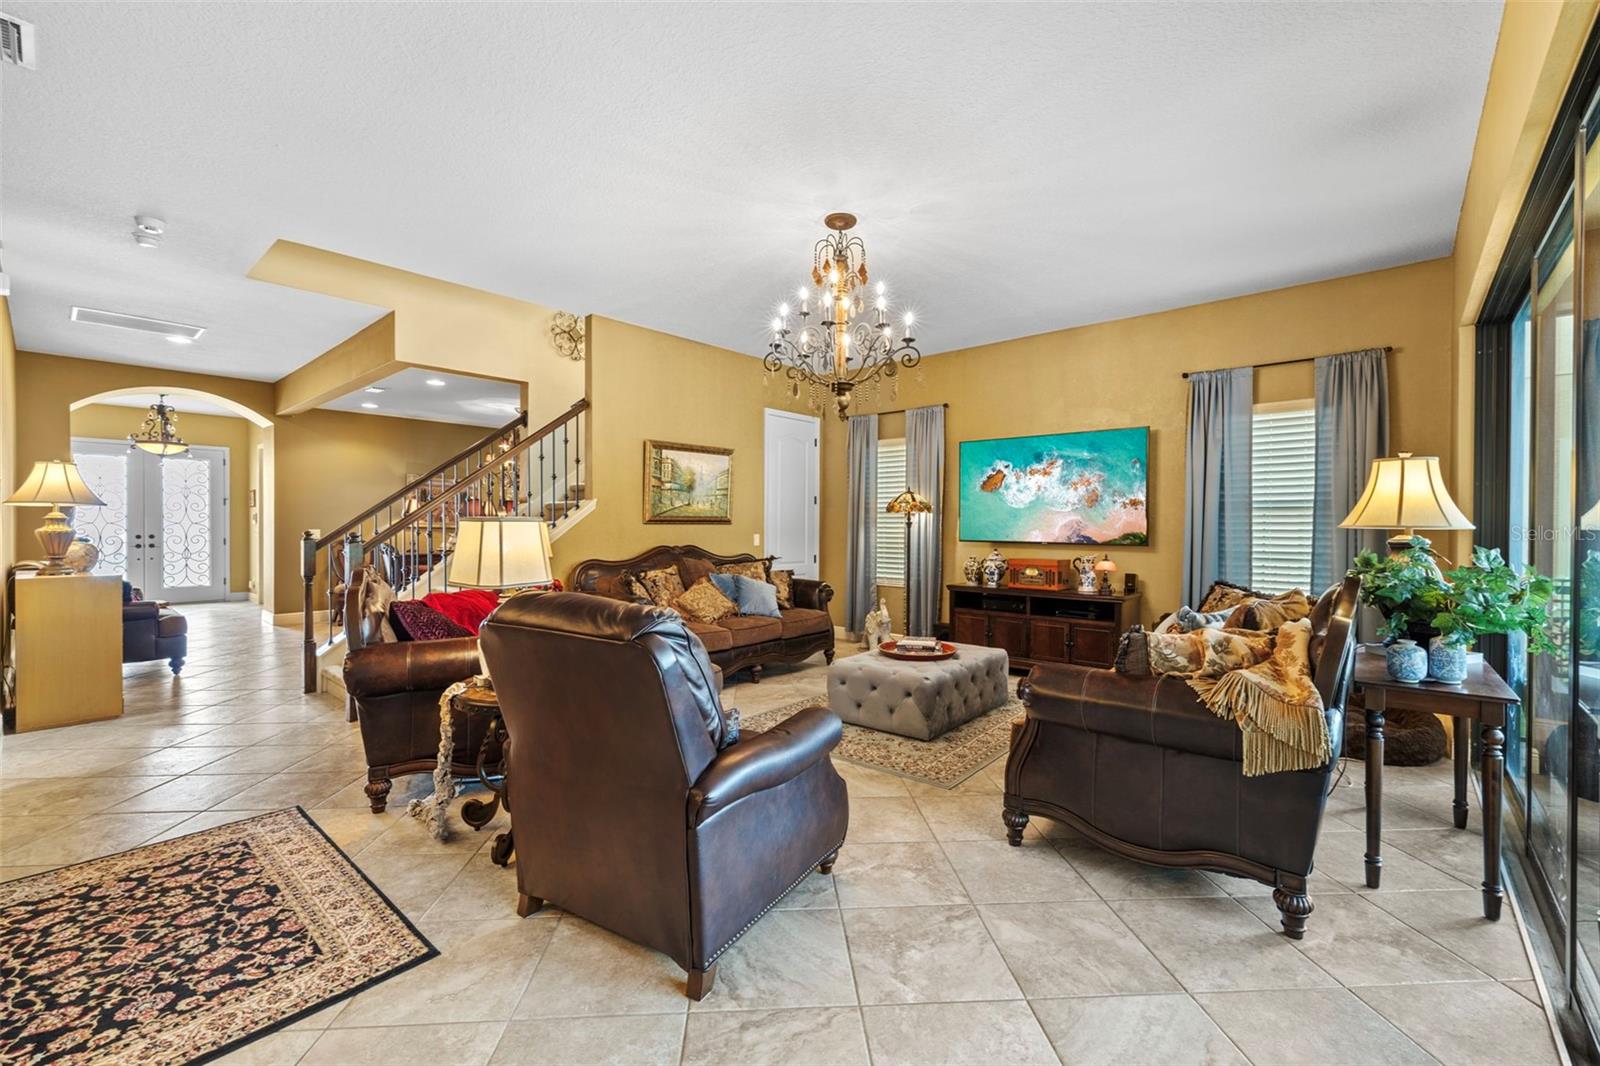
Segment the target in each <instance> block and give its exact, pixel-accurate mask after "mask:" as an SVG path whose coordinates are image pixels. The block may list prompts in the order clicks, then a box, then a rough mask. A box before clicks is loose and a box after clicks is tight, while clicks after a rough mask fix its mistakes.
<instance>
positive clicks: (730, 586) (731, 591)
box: [708, 574, 739, 607]
mask: <svg viewBox="0 0 1600 1066" xmlns="http://www.w3.org/2000/svg"><path fill="white" fill-rule="evenodd" d="M708 576H709V577H710V578H711V583H712V584H713V585H715V586H717V591H718V592H720V593H722V594H723V595H724V596H726V597H728V599H730V600H732V601H733V603H734V606H735V607H737V606H738V605H739V579H738V578H737V577H734V576H733V575H732V574H710V575H708Z"/></svg>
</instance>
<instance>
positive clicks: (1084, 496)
mask: <svg viewBox="0 0 1600 1066" xmlns="http://www.w3.org/2000/svg"><path fill="white" fill-rule="evenodd" d="M1149 465H1150V428H1149V427H1148V426H1137V427H1133V428H1129V429H1096V430H1090V431H1088V432H1084V433H1047V434H1041V435H1038V436H1032V437H1005V438H1001V439H997V440H967V441H962V442H961V457H960V493H959V498H960V506H961V513H960V529H961V531H960V537H961V539H962V540H970V541H1015V542H1023V543H1031V544H1148V543H1150V515H1149V498H1150V497H1149V488H1150V473H1149Z"/></svg>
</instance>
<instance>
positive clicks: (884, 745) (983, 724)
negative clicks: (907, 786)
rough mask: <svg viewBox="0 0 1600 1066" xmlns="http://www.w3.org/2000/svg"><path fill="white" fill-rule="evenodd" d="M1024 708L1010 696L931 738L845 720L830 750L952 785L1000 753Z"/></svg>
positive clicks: (802, 704)
mask: <svg viewBox="0 0 1600 1066" xmlns="http://www.w3.org/2000/svg"><path fill="white" fill-rule="evenodd" d="M826 705H827V701H826V700H800V701H798V702H796V703H791V704H788V705H787V706H784V707H775V708H773V709H772V710H770V711H760V712H758V713H756V714H750V715H742V716H741V721H740V728H741V729H743V730H744V731H745V732H747V733H762V732H765V731H766V730H768V729H771V728H772V727H773V726H775V725H777V724H778V723H779V722H781V721H783V720H784V719H785V718H787V717H789V716H790V715H791V714H793V713H795V712H796V711H798V710H801V709H803V708H806V707H817V706H826ZM1026 713H1027V712H1026V710H1025V709H1024V707H1023V706H1022V704H1021V702H1019V701H1018V700H1016V699H1010V700H1007V701H1006V702H1005V703H1004V704H1002V705H1001V706H999V707H996V708H995V709H994V710H992V711H989V712H988V713H986V714H980V715H979V716H978V717H976V718H974V719H973V720H972V721H970V722H967V723H966V724H965V725H960V726H957V727H956V728H954V729H952V730H950V732H948V733H946V734H945V735H944V736H942V737H935V738H934V739H932V740H912V739H910V738H909V737H897V736H895V735H894V734H893V733H880V732H879V731H878V730H876V729H867V728H865V727H864V726H859V725H851V724H850V723H848V722H846V723H845V726H844V736H843V737H842V738H841V739H840V741H839V746H838V747H837V748H835V749H834V751H833V754H834V755H835V756H837V757H838V758H841V759H845V760H847V761H849V762H853V763H860V764H861V765H862V766H870V767H872V768H873V769H874V770H883V771H886V772H887V773H891V774H898V775H899V776H900V777H909V778H911V779H912V780H914V781H924V782H926V783H928V784H930V785H937V786H938V787H939V788H955V787H956V786H957V785H959V784H961V782H963V781H965V780H966V779H967V778H969V777H971V776H972V775H973V774H975V773H977V772H978V771H979V770H981V769H983V768H984V767H985V766H988V765H989V764H990V763H992V762H994V761H995V760H996V759H998V758H1000V756H1002V755H1004V754H1005V753H1006V751H1007V749H1009V748H1010V746H1011V722H1012V721H1013V720H1014V719H1017V718H1021V717H1022V716H1023V715H1024V714H1026Z"/></svg>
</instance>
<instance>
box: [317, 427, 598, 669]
mask: <svg viewBox="0 0 1600 1066" xmlns="http://www.w3.org/2000/svg"><path fill="white" fill-rule="evenodd" d="M588 410H589V401H588V400H586V399H585V400H579V401H578V402H577V403H575V404H573V405H572V406H571V407H570V408H568V409H567V410H566V412H565V413H563V414H561V415H560V416H558V417H557V418H555V419H553V420H552V421H550V422H549V423H547V424H546V425H544V426H541V427H539V428H538V429H536V430H533V431H532V432H524V429H525V427H526V426H527V415H526V414H521V415H518V416H517V417H516V418H514V419H512V420H511V421H510V422H507V423H506V424H505V425H503V426H501V427H500V428H498V429H496V430H494V431H493V432H492V433H490V434H488V435H487V436H485V437H483V438H482V439H480V440H478V441H476V442H474V443H473V444H471V445H469V446H468V447H467V448H464V449H462V450H461V451H460V452H458V453H457V454H455V455H453V456H451V457H450V458H449V459H446V460H445V461H444V462H442V463H440V464H439V465H438V466H436V467H434V468H433V469H432V470H430V471H428V472H427V473H426V474H423V475H422V476H421V477H419V478H416V479H415V480H413V481H411V482H410V483H408V484H406V485H405V486H404V487H402V488H401V489H399V490H398V491H397V492H395V493H393V494H392V495H390V496H387V497H385V498H384V499H382V500H379V501H378V502H377V503H376V504H374V505H373V506H371V507H369V508H367V509H366V510H365V511H363V512H361V513H360V514H359V515H357V516H355V517H354V518H352V519H350V520H349V521H348V522H345V523H343V524H342V525H340V526H339V527H338V528H336V529H332V530H330V531H328V532H327V533H325V534H323V536H321V537H313V536H311V534H310V533H307V534H306V535H305V537H304V538H303V539H302V540H301V542H300V573H301V577H302V579H303V580H304V582H305V646H304V655H303V666H304V673H305V691H307V692H315V691H316V690H317V661H318V656H319V655H320V654H321V653H322V652H324V651H326V650H328V649H330V648H332V647H333V645H334V644H335V643H336V642H338V641H339V640H341V639H342V635H343V633H342V624H341V621H342V610H343V606H344V605H343V603H342V602H341V600H342V594H343V588H344V585H345V582H346V581H348V580H349V578H350V575H351V574H353V573H354V572H355V570H356V568H357V567H359V566H361V565H363V564H364V563H369V562H370V563H374V564H376V565H378V566H380V567H382V568H383V570H384V572H385V574H386V576H387V577H388V578H389V581H390V583H391V584H392V585H394V588H395V594H396V595H399V596H412V597H415V596H426V595H427V594H428V593H430V592H436V591H437V592H442V591H444V588H445V585H444V575H445V569H446V566H447V564H448V561H449V558H450V553H451V552H452V551H453V550H454V548H455V535H456V524H457V520H458V518H460V517H462V516H468V517H472V516H477V515H519V516H523V517H529V516H534V515H542V516H543V517H544V520H545V521H546V522H548V523H549V524H550V532H551V536H552V538H554V537H556V536H559V535H560V534H561V532H562V531H564V530H565V529H566V527H567V526H569V525H571V524H572V523H574V522H576V521H577V520H578V519H579V518H580V517H582V516H583V515H584V514H586V513H587V512H588V510H589V509H590V508H592V507H593V503H592V501H586V499H585V495H586V491H585V490H586V486H585V485H584V478H583V474H584V470H583V429H584V425H585V422H586V420H587V414H588ZM586 503H587V506H586Z"/></svg>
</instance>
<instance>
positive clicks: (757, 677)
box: [708, 663, 762, 987]
mask: <svg viewBox="0 0 1600 1066" xmlns="http://www.w3.org/2000/svg"><path fill="white" fill-rule="evenodd" d="M761 673H762V670H761V664H760V663H757V664H756V665H755V666H752V667H751V668H750V683H751V684H752V685H759V684H761ZM708 987H709V986H708Z"/></svg>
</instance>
